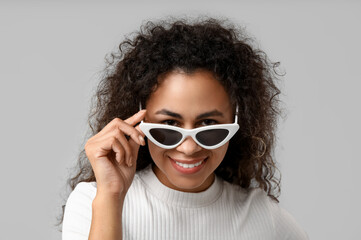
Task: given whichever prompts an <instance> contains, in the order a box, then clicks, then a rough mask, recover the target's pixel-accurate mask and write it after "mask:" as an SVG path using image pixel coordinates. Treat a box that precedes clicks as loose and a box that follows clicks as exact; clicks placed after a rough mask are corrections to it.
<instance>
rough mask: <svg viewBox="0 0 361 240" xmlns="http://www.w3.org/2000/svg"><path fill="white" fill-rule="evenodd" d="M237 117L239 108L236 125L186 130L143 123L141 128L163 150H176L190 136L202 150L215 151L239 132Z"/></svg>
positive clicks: (217, 125) (218, 125) (140, 125)
mask: <svg viewBox="0 0 361 240" xmlns="http://www.w3.org/2000/svg"><path fill="white" fill-rule="evenodd" d="M237 115H238V106H237V108H236V114H235V119H234V123H230V124H216V125H211V126H204V127H198V128H194V129H184V128H180V127H175V126H170V125H165V124H158V123H145V122H143V121H141V123H140V124H139V127H140V129H141V130H142V132H143V133H144V134H145V136H147V138H148V139H149V140H150V141H152V142H153V143H154V144H155V145H157V146H159V147H161V148H165V149H171V148H175V147H177V146H179V145H180V144H181V143H182V142H183V141H184V139H185V138H186V137H188V136H190V137H192V138H193V140H194V141H195V142H196V143H197V144H198V145H199V146H201V147H202V148H205V149H215V148H218V147H220V146H222V145H224V144H225V143H227V142H228V141H229V140H230V139H231V138H232V137H233V136H234V134H235V133H236V132H237V131H238V129H239V125H238V123H237V120H238V116H237Z"/></svg>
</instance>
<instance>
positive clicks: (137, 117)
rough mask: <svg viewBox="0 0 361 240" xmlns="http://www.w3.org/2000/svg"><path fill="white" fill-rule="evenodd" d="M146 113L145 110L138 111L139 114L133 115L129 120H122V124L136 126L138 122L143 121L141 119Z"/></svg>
mask: <svg viewBox="0 0 361 240" xmlns="http://www.w3.org/2000/svg"><path fill="white" fill-rule="evenodd" d="M146 112H147V110H146V109H143V110H140V111H139V112H137V113H136V114H134V115H133V116H131V117H130V118H127V119H126V120H124V122H126V123H128V124H129V125H131V126H134V125H135V124H137V123H139V122H140V121H142V120H143V118H144V117H145V113H146Z"/></svg>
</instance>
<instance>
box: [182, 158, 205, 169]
mask: <svg viewBox="0 0 361 240" xmlns="http://www.w3.org/2000/svg"><path fill="white" fill-rule="evenodd" d="M202 162H203V160H202V161H200V162H198V163H195V164H185V163H180V162H177V161H175V163H176V164H177V165H179V166H181V167H183V168H194V167H197V166H199V165H201V164H202Z"/></svg>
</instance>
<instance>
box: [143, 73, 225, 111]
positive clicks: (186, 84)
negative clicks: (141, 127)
mask: <svg viewBox="0 0 361 240" xmlns="http://www.w3.org/2000/svg"><path fill="white" fill-rule="evenodd" d="M159 82H160V83H159V85H158V87H157V89H156V90H155V91H154V92H153V93H152V94H151V95H150V97H149V99H148V101H147V104H146V108H147V110H148V111H150V112H152V111H157V110H159V109H161V108H166V109H169V110H172V111H177V112H181V113H194V114H196V113H200V112H205V111H210V110H214V109H217V110H218V111H223V112H224V111H228V110H230V108H231V104H230V99H229V96H228V94H227V92H226V90H225V88H224V87H223V86H222V84H221V83H220V82H219V81H218V80H217V79H215V77H214V76H213V74H212V73H211V72H209V71H207V70H198V71H196V72H194V73H192V74H187V73H184V72H179V71H177V72H170V73H168V74H166V75H164V76H163V77H162V78H161V79H160V81H159Z"/></svg>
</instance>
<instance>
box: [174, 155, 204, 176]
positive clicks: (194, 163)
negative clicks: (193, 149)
mask: <svg viewBox="0 0 361 240" xmlns="http://www.w3.org/2000/svg"><path fill="white" fill-rule="evenodd" d="M169 159H170V162H171V164H172V166H173V167H174V169H176V170H177V171H178V172H179V173H182V174H194V173H196V172H199V171H200V170H201V169H202V168H203V166H204V165H205V163H206V162H207V159H208V157H206V158H197V159H192V160H188V161H185V160H179V159H176V160H174V159H172V158H169ZM178 161H179V162H178Z"/></svg>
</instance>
